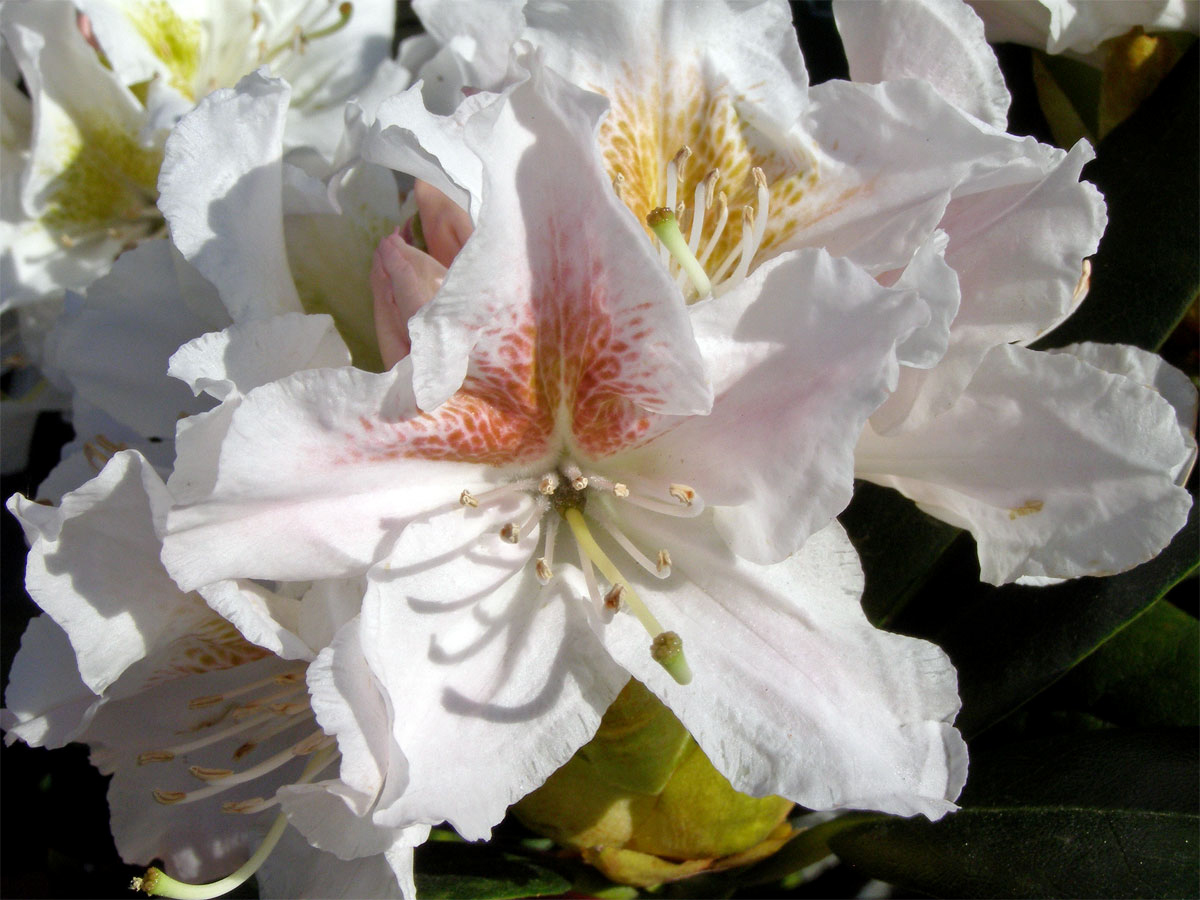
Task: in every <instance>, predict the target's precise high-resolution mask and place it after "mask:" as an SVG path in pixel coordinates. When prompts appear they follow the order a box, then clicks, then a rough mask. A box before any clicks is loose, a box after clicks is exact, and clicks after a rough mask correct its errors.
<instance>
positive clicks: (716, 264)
mask: <svg viewBox="0 0 1200 900" xmlns="http://www.w3.org/2000/svg"><path fill="white" fill-rule="evenodd" d="M690 156H691V150H690V149H689V148H688V147H686V146H685V147H683V148H682V149H681V150H680V151H679V152H678V153H676V154H675V156H674V157H672V158H671V160H670V161H669V162H668V163H667V178H666V182H667V188H666V198H665V201H666V202H665V203H664V205H663V206H660V207H658V208H657V209H653V210H651V211H650V212H649V213H648V214H647V216H646V226H647V227H648V228H649V229H650V231H651V233H652V234H653V235H654V238H655V240H656V241H657V243H658V247H659V255H660V258H661V259H662V261H663V264H664V265H666V266H667V268H668V269H669V270H670V272H671V274H672V275H673V276H674V277H675V280H676V283H677V284H678V285H679V287H680V289H681V290H683V291H684V293H685V296H686V297H687V299H688V300H689V302H691V301H695V300H703V299H704V298H705V297H708V296H710V295H717V296H719V295H721V294H723V293H725V292H726V291H728V290H729V289H731V288H732V287H734V286H735V285H737V284H739V283H740V282H741V281H742V280H743V279H744V278H745V277H746V275H747V274H749V272H750V265H751V263H752V262H753V261H754V258H755V256H756V255H757V254H758V251H759V249H760V248H761V247H762V244H763V238H764V236H765V235H766V231H767V217H768V215H769V213H770V208H771V191H770V187H769V185H768V184H767V176H766V174H765V173H764V172H763V170H762V169H761V168H759V167H758V166H755V167H754V168H753V169H751V176H752V177H753V179H754V188H755V191H754V203H753V204H752V205H751V204H747V205H745V206H743V207H742V208H741V210H740V211H739V210H734V215H733V218H734V222H733V223H731V222H730V218H731V216H730V209H729V200H728V197H727V195H726V193H725V191H723V190H721V189H720V182H721V171H720V169H712V170H710V171H709V172H707V173H706V174H705V175H704V177H703V178H701V179H699V181H697V183H696V187H695V190H694V191H693V192H692V198H691V200H692V202H691V206H690V207H689V206H688V204H687V202H686V200H685V199H682V198H678V197H677V196H676V194H677V193H678V190H679V185H680V184H681V183H682V181H683V167H684V165H685V164H686V163H687V160H688V158H689V157H690ZM621 188H622V185H621V184H620V183H617V182H614V189H615V190H617V192H618V194H619V193H620V191H621ZM685 219H686V220H687V221H688V234H687V236H686V237H685V236H684V232H683V224H682V223H683V222H684V220H685ZM738 219H740V220H741V235H740V240H735V239H734V238H733V236H732V234H736V232H735V231H734V230H735V229H736V228H737V224H736V222H737V220H738ZM730 233H732V234H730Z"/></svg>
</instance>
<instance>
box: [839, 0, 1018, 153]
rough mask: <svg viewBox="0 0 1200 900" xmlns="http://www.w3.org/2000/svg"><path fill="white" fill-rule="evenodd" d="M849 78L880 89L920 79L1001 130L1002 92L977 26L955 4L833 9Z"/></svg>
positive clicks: (923, 0)
mask: <svg viewBox="0 0 1200 900" xmlns="http://www.w3.org/2000/svg"><path fill="white" fill-rule="evenodd" d="M833 14H834V17H835V18H836V19H837V27H838V34H840V35H841V38H842V45H843V46H844V47H845V49H846V58H847V59H848V60H849V62H850V78H851V79H852V80H853V81H866V82H870V83H871V84H878V83H879V82H881V81H888V80H890V79H894V78H921V79H923V80H925V81H927V82H929V83H930V84H932V85H933V86H934V88H936V89H937V92H938V93H939V94H941V95H942V96H943V97H945V98H946V99H947V100H949V101H950V102H951V103H953V104H954V105H955V106H957V107H958V108H959V109H961V110H963V112H967V113H970V114H971V115H973V116H975V117H976V118H979V119H982V120H983V121H984V122H987V123H988V124H989V125H993V126H995V127H996V128H999V129H1001V130H1003V129H1004V128H1005V127H1006V125H1007V124H1008V104H1009V100H1010V98H1009V95H1008V88H1007V87H1006V86H1005V84H1004V75H1003V74H1002V73H1001V72H1000V66H999V64H998V63H997V62H996V54H995V53H994V52H993V51H992V48H991V47H989V46H988V43H987V41H986V40H985V39H984V35H983V22H982V21H981V20H980V18H979V17H978V16H977V15H975V13H974V12H972V11H971V9H970V7H968V6H967V5H966V4H964V3H962V2H961V0H902V2H894V3H854V2H850V3H847V2H845V0H838V2H837V3H835V4H834V6H833Z"/></svg>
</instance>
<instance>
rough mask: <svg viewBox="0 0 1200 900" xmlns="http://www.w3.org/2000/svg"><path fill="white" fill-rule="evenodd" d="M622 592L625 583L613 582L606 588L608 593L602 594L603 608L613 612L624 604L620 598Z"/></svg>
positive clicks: (622, 594) (623, 592) (623, 591)
mask: <svg viewBox="0 0 1200 900" xmlns="http://www.w3.org/2000/svg"><path fill="white" fill-rule="evenodd" d="M624 594H625V585H623V584H614V585H613V586H612V587H611V588H609V589H608V593H607V594H605V595H604V608H605V609H609V610H612V611H613V612H616V611H617V610H619V609H620V608H621V607H622V606H623V605H624V604H623V603H622V600H621V598H622V597H623V596H624Z"/></svg>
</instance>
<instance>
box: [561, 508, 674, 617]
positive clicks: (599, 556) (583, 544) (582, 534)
mask: <svg viewBox="0 0 1200 900" xmlns="http://www.w3.org/2000/svg"><path fill="white" fill-rule="evenodd" d="M563 518H565V519H566V520H567V525H568V526H570V528H571V533H572V534H573V535H574V536H575V542H576V543H577V544H578V545H579V551H580V556H581V558H583V557H586V558H587V559H588V560H589V561H590V562H593V563H595V564H596V568H597V569H599V570H600V573H601V574H602V575H603V576H604V577H605V578H607V579H608V580H609V583H610V584H623V585H624V586H625V590H626V593H625V595H624V599H625V601H626V602H627V603H628V604H629V609H630V611H631V612H632V613H633V614H634V615H635V616H637V619H638V621H639V622H641V623H642V627H643V628H645V629H646V630H647V631H648V632H650V637H657V636H658V635H660V634H662V632H663V631H664V629H663V627H662V624H661V623H660V622H659V621H658V619H656V618H654V613H652V612H650V610H649V608H648V607H647V606H646V604H645V603H643V602H642V600H641V598H640V597H638V595H637V592H636V591H635V590H634V589H633V587H632V586H631V585H630V584H629V582H628V581H626V580H625V578H624V577H623V576H622V575H621V573H620V571H619V570H618V569H617V567H616V566H615V565H613V562H612V560H611V559H609V558H608V554H606V553H605V552H604V551H603V550H601V549H600V545H599V544H597V543H596V539H595V538H594V537H592V532H591V531H590V530H589V529H588V527H587V521H586V520H585V519H584V518H583V513H581V512H580V511H579V510H577V509H567V510H564V511H563ZM585 574H586V573H585ZM589 587H590V585H589ZM597 596H599V592H598V591H597Z"/></svg>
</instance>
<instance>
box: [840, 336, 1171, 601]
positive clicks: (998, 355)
mask: <svg viewBox="0 0 1200 900" xmlns="http://www.w3.org/2000/svg"><path fill="white" fill-rule="evenodd" d="M1193 446H1194V445H1190V444H1189V443H1188V442H1187V441H1186V440H1185V438H1184V436H1183V433H1182V432H1181V429H1180V427H1179V423H1178V419H1177V417H1176V413H1175V410H1174V408H1173V407H1172V406H1171V404H1170V403H1168V402H1167V401H1166V400H1164V399H1163V397H1162V395H1160V394H1159V393H1158V392H1157V391H1155V390H1152V389H1148V388H1145V387H1143V386H1141V385H1140V384H1138V383H1137V382H1136V381H1134V380H1132V379H1129V378H1125V377H1122V376H1120V375H1112V374H1109V373H1107V372H1103V371H1101V370H1099V369H1096V368H1094V367H1092V366H1089V365H1087V364H1085V363H1083V362H1081V361H1079V360H1077V359H1075V358H1073V357H1072V356H1070V355H1069V354H1049V353H1038V352H1035V351H1032V350H1025V349H1023V348H1021V347H1016V346H1000V347H996V348H994V349H992V350H991V351H990V352H989V353H988V355H987V356H986V357H984V359H983V362H982V363H981V364H980V366H979V368H978V370H977V371H976V372H975V376H974V378H973V379H972V381H971V383H970V384H969V385H968V386H967V388H966V390H965V391H963V393H962V395H961V396H960V397H959V398H958V400H957V402H956V403H955V404H954V406H952V407H951V408H950V409H949V410H948V411H947V412H945V413H943V414H942V415H940V416H938V417H937V418H935V419H932V420H931V421H930V422H929V423H928V424H926V425H924V426H923V427H920V428H916V429H913V430H912V431H907V432H904V433H902V434H895V435H891V436H888V437H880V436H879V435H876V434H874V433H873V432H872V431H871V430H870V428H868V429H867V430H865V431H864V433H863V436H862V438H861V439H860V442H859V447H858V450H857V452H856V463H855V464H856V474H857V475H858V476H859V477H862V478H866V479H868V480H870V481H874V482H876V483H878V484H883V485H886V486H889V487H895V488H896V489H898V490H900V491H901V492H902V493H904V494H905V495H906V496H908V497H911V498H912V499H914V500H916V501H917V502H918V504H920V506H921V508H922V509H924V510H925V511H926V512H928V513H930V514H931V515H934V516H937V517H938V518H941V519H944V520H946V521H948V522H950V523H951V524H954V525H958V526H959V527H963V528H969V529H970V530H971V532H972V533H973V534H974V535H975V539H976V541H977V542H978V544H979V559H980V566H981V569H982V571H981V575H980V577H981V578H982V579H983V580H984V581H987V582H990V583H992V584H1003V583H1005V582H1009V581H1012V580H1014V579H1016V578H1018V577H1020V576H1023V575H1032V576H1048V577H1054V578H1071V577H1074V576H1077V575H1105V574H1111V573H1113V572H1121V571H1124V570H1125V569H1129V568H1132V567H1133V566H1136V565H1138V564H1139V563H1142V562H1145V561H1146V560H1148V559H1150V558H1151V557H1153V556H1154V555H1155V554H1157V553H1158V552H1159V551H1160V550H1161V549H1162V548H1163V547H1164V546H1166V544H1167V542H1168V541H1169V540H1170V539H1171V537H1172V536H1173V535H1174V534H1175V532H1176V531H1178V530H1179V529H1180V528H1181V527H1183V523H1184V521H1185V520H1186V518H1187V511H1188V508H1189V507H1190V505H1191V499H1190V496H1189V494H1188V492H1187V491H1185V490H1184V489H1183V488H1181V487H1178V486H1177V485H1176V483H1175V478H1176V474H1177V473H1178V472H1179V471H1180V467H1181V466H1185V465H1186V464H1187V461H1188V460H1189V459H1190V457H1191V454H1192V453H1193V452H1194V450H1193Z"/></svg>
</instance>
